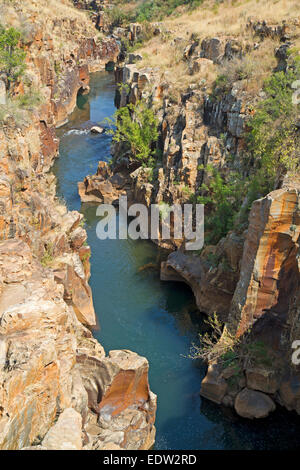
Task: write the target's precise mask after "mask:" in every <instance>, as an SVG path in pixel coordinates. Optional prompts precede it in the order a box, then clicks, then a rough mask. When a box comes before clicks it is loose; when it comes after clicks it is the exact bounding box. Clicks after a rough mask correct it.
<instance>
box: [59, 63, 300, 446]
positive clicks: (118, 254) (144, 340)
mask: <svg viewBox="0 0 300 470" xmlns="http://www.w3.org/2000/svg"><path fill="white" fill-rule="evenodd" d="M114 90H115V87H114V82H113V76H112V75H110V74H108V73H104V72H102V73H96V74H93V76H92V78H91V93H90V95H89V96H88V97H87V96H80V97H79V99H78V107H77V109H76V110H75V111H74V113H73V114H72V115H71V117H70V121H69V123H68V124H66V125H65V126H64V127H62V128H61V129H59V130H58V134H59V137H60V138H61V143H60V158H58V159H57V161H56V163H55V166H54V173H55V174H56V176H57V179H58V194H59V195H60V196H62V197H63V198H64V199H65V200H66V203H67V205H68V208H69V209H70V210H81V211H82V213H83V214H84V216H85V220H86V229H87V233H88V243H89V244H90V246H91V248H92V257H91V281H90V284H91V287H92V290H93V298H94V305H95V310H96V313H97V316H98V318H99V323H100V330H99V331H95V336H96V337H97V339H99V341H100V342H101V344H102V345H103V346H104V348H105V349H106V350H107V351H108V350H111V349H120V348H126V349H131V350H133V351H136V352H137V353H139V354H141V355H143V356H146V357H147V358H148V360H149V363H150V373H149V376H150V385H151V389H152V390H153V391H154V392H155V393H156V394H157V395H158V410H157V420H156V427H157V439H156V446H155V448H156V449H276V448H280V449H288V448H291V449H296V448H299V444H298V435H299V432H300V423H299V418H297V416H296V415H294V414H292V413H286V412H285V411H283V410H279V411H277V412H276V413H274V414H273V415H272V416H271V417H270V418H268V419H266V420H263V421H257V422H251V421H247V420H243V419H240V418H238V417H237V416H236V415H235V414H234V412H232V411H230V410H228V409H222V408H220V407H219V406H217V405H214V404H213V403H211V402H208V401H207V400H204V399H201V398H200V396H199V389H200V384H201V380H202V378H203V377H204V374H205V367H204V365H203V364H201V363H199V362H198V363H197V361H191V360H190V359H187V358H186V357H185V356H187V355H188V353H189V348H190V345H191V343H192V342H193V341H195V340H196V339H197V331H198V330H199V328H201V321H202V320H201V316H200V315H199V313H197V311H196V308H195V304H194V298H193V295H192V293H191V291H190V290H189V288H188V287H187V286H185V285H184V284H180V283H171V282H170V283H163V282H161V281H160V279H159V271H158V269H156V268H155V266H157V265H158V262H159V258H160V257H161V256H162V257H163V256H164V253H162V252H161V251H160V250H158V248H157V247H156V246H155V245H154V244H152V243H150V242H148V241H142V240H140V241H132V240H105V241H100V240H98V238H97V236H96V224H97V218H96V207H95V206H89V205H84V206H82V207H81V204H80V199H79V196H78V193H77V182H78V181H82V180H83V179H84V177H85V176H86V175H87V174H93V173H95V171H96V169H97V164H98V161H99V160H107V159H108V158H110V143H111V137H110V136H109V135H105V134H104V135H101V136H99V135H92V134H91V133H90V132H89V131H88V129H89V128H90V127H91V126H92V125H94V124H97V123H99V122H101V121H103V119H104V118H105V117H109V116H111V115H112V114H113V112H114ZM149 263H150V264H152V265H153V267H152V268H151V269H141V268H143V267H145V265H147V264H149Z"/></svg>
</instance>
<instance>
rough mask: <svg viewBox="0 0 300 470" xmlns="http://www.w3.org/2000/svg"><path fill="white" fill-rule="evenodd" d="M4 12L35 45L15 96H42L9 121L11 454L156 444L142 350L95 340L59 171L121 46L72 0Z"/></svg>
mask: <svg viewBox="0 0 300 470" xmlns="http://www.w3.org/2000/svg"><path fill="white" fill-rule="evenodd" d="M0 8H1V21H2V22H3V25H4V26H5V27H10V26H13V27H15V28H17V29H19V30H20V31H21V33H22V44H21V46H22V47H24V48H25V50H26V63H27V67H26V71H25V75H24V77H23V78H22V79H20V80H19V82H15V83H13V90H12V93H13V95H14V96H15V97H17V96H22V95H23V94H24V93H26V92H28V90H31V89H32V88H33V89H35V90H39V92H40V94H41V95H42V100H41V103H40V104H37V105H36V106H34V107H32V109H26V110H25V109H18V110H16V112H14V113H13V112H11V110H10V109H7V114H5V115H4V117H3V121H2V123H1V126H0V157H1V158H0V239H1V241H0V271H1V272H0V305H1V306H0V357H1V359H0V376H1V380H0V397H1V400H0V401H1V407H0V448H2V449H22V448H32V449H46V450H47V449H99V450H101V449H132V450H133V449H148V448H150V447H151V446H152V445H153V443H154V438H155V427H154V421H155V412H156V397H155V395H154V394H153V393H152V392H151V391H150V389H149V384H148V367H149V366H148V362H147V360H146V359H144V358H141V357H140V356H138V355H137V354H135V353H133V352H131V351H111V352H110V353H109V354H108V355H107V356H106V355H105V352H104V350H103V348H102V346H101V345H100V344H99V343H98V342H97V341H96V340H95V339H94V338H93V336H92V333H91V328H92V327H93V326H95V325H96V323H97V320H96V315H95V311H94V307H93V300H92V293H91V289H90V287H89V284H88V280H89V276H90V265H89V257H90V248H89V246H88V245H87V243H86V240H87V235H86V231H85V230H84V225H83V223H82V215H81V214H80V213H78V212H76V211H72V212H70V211H68V210H67V208H66V206H65V204H64V203H63V202H62V201H60V200H59V199H58V198H57V197H56V184H55V177H54V176H53V175H52V174H51V173H49V172H48V170H49V168H50V167H51V164H52V162H53V159H54V158H56V157H57V156H58V144H59V142H58V139H57V138H56V135H55V127H57V126H60V125H62V124H63V123H64V122H66V120H67V119H68V114H69V113H70V112H71V111H72V110H73V109H74V107H75V105H76V98H77V94H78V92H79V93H87V92H88V91H89V88H88V85H89V73H90V72H92V71H96V70H100V69H103V68H104V66H105V64H106V63H107V62H111V61H115V60H116V57H117V55H118V53H119V48H118V45H117V43H116V41H115V40H114V39H105V38H104V39H103V38H100V37H99V36H98V33H97V31H96V30H95V29H94V26H93V24H92V23H91V21H90V20H89V18H88V16H87V15H86V14H85V13H82V12H78V11H77V10H75V9H74V8H73V7H72V6H71V5H70V4H69V2H67V1H66V2H65V1H55V2H50V3H49V5H47V6H44V7H43V8H41V6H40V2H34V1H30V2H22V4H20V5H15V6H7V5H0ZM99 313H100V315H101V312H99Z"/></svg>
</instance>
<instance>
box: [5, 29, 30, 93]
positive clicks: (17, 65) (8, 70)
mask: <svg viewBox="0 0 300 470" xmlns="http://www.w3.org/2000/svg"><path fill="white" fill-rule="evenodd" d="M20 38H21V33H20V32H19V31H17V30H16V29H15V28H8V29H4V28H2V27H0V71H1V72H4V73H5V74H6V75H7V80H8V89H9V88H10V84H11V83H12V82H13V81H15V80H16V79H17V78H18V77H20V75H22V73H23V72H24V70H25V57H26V52H25V51H23V50H22V49H21V48H20V47H19V46H18V44H19V41H20Z"/></svg>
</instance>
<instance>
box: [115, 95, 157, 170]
mask: <svg viewBox="0 0 300 470" xmlns="http://www.w3.org/2000/svg"><path fill="white" fill-rule="evenodd" d="M109 122H110V121H109ZM110 123H111V122H110ZM112 123H113V124H114V125H115V128H114V129H112V130H111V131H110V132H111V133H112V135H113V141H114V142H116V143H120V142H123V143H124V144H125V147H126V149H127V151H128V152H129V153H130V158H131V159H132V160H135V161H137V162H139V163H141V164H142V165H144V166H148V167H149V166H153V164H154V156H155V153H156V150H155V147H154V144H155V142H156V141H157V139H158V130H157V128H158V119H157V118H156V117H155V114H154V112H153V111H152V110H151V109H150V108H148V107H147V106H146V104H145V103H144V102H142V101H140V102H138V103H137V104H136V105H132V104H129V105H127V106H125V107H122V108H120V109H118V110H117V111H116V112H115V115H114V119H113V121H112Z"/></svg>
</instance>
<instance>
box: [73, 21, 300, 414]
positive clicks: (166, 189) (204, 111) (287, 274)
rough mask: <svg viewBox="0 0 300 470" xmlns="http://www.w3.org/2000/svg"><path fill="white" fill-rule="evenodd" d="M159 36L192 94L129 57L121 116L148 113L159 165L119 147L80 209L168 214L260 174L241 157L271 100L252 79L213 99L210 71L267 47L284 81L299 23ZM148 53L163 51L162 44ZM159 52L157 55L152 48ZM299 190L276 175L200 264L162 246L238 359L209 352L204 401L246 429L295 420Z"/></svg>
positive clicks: (294, 175)
mask: <svg viewBox="0 0 300 470" xmlns="http://www.w3.org/2000/svg"><path fill="white" fill-rule="evenodd" d="M171 26H172V25H171ZM171 26H170V28H171ZM164 28H166V26H165V25H164V24H163V25H162V26H160V29H159V31H157V32H156V34H157V35H161V36H160V38H161V39H160V40H161V42H162V43H164V42H167V43H168V47H169V48H170V49H171V47H173V48H174V49H175V50H176V51H177V52H178V44H180V47H179V51H180V53H181V54H182V55H181V58H180V60H181V61H182V62H183V63H185V64H186V65H187V68H188V71H189V75H190V79H189V81H190V84H189V85H186V86H185V88H184V89H183V90H182V91H181V92H179V93H178V91H177V90H176V89H175V88H174V80H173V82H172V79H171V78H172V77H171V75H172V69H171V65H169V68H170V70H168V68H167V70H164V71H163V72H162V70H161V69H160V66H159V63H158V64H157V66H156V67H153V66H148V65H146V66H145V65H144V66H143V62H147V59H146V60H143V54H145V55H146V56H147V57H148V54H149V50H150V49H151V39H150V46H143V45H142V46H140V47H139V48H137V50H135V52H134V53H130V54H128V55H127V58H125V63H123V64H120V65H119V66H118V67H117V68H116V71H115V76H116V82H117V83H119V89H118V91H117V94H116V104H117V106H118V107H119V108H122V107H126V106H128V105H131V106H133V107H134V106H136V105H138V103H139V102H140V101H145V102H147V103H148V106H149V107H150V108H152V109H153V110H154V112H155V114H156V116H157V117H158V120H159V139H158V144H157V147H158V150H159V152H160V155H161V160H160V161H159V163H158V164H157V165H156V167H155V168H154V169H153V168H147V167H146V165H136V166H135V164H134V162H132V161H131V159H130V152H128V149H126V148H124V146H123V145H122V143H121V144H120V143H116V144H115V145H114V147H113V151H114V156H115V159H114V162H113V166H112V167H111V166H108V165H107V164H105V163H104V162H100V163H99V167H98V170H97V173H96V175H92V176H91V175H89V176H87V177H86V178H85V180H84V182H82V183H79V193H80V196H81V199H82V201H87V202H91V201H95V202H109V203H115V202H116V200H117V198H118V196H119V195H120V194H127V196H128V198H129V200H130V201H132V202H141V203H143V204H145V205H146V206H149V205H150V204H151V203H156V204H161V203H164V204H169V205H170V206H171V205H172V204H174V203H180V204H184V203H185V202H189V201H191V197H192V196H193V195H195V194H198V195H200V197H202V194H205V191H207V188H208V187H209V185H210V184H211V182H212V176H213V174H214V172H218V173H219V174H221V175H222V177H223V178H224V180H225V182H226V181H227V182H229V181H230V179H231V178H232V177H234V178H235V176H233V175H235V174H236V173H237V172H238V173H241V174H244V178H245V181H246V175H247V176H248V175H249V174H250V175H251V172H252V167H253V165H254V163H253V160H251V159H250V160H249V159H248V157H247V154H246V153H245V148H246V145H247V133H248V132H249V122H250V121H251V119H252V117H253V116H254V115H255V108H256V107H257V106H258V103H259V102H260V101H261V99H262V98H263V97H264V96H265V95H264V91H263V87H262V88H260V87H258V90H255V92H253V90H252V89H249V86H248V83H249V82H248V81H249V78H246V79H244V78H243V77H241V78H238V79H236V80H233V81H232V82H231V83H229V84H226V86H223V88H222V86H221V85H219V87H218V86H216V85H215V86H213V87H212V88H210V82H209V80H210V78H209V77H210V75H209V74H210V73H212V71H213V70H215V67H223V69H222V71H223V73H225V72H224V70H225V67H227V68H228V65H227V64H228V63H230V61H232V62H231V63H232V64H236V63H240V62H239V61H241V62H242V61H243V60H244V59H243V58H244V57H245V56H247V54H249V53H250V54H251V53H252V52H251V51H259V49H262V50H263V48H264V47H270V46H267V44H268V42H269V41H270V40H271V41H272V44H271V47H270V49H268V54H270V56H271V57H273V58H272V69H273V70H275V73H276V72H280V71H283V72H284V73H285V72H286V70H287V68H288V61H289V55H288V54H287V50H288V49H289V48H291V49H292V48H293V47H294V50H295V49H296V50H297V44H299V18H297V17H294V18H291V19H290V20H289V21H282V22H280V21H278V22H277V23H276V22H273V23H272V22H269V23H268V22H267V21H265V20H263V19H262V18H255V19H253V18H251V19H249V20H248V21H247V22H245V23H244V24H243V25H242V28H244V30H245V31H247V32H250V33H251V34H250V35H249V36H247V35H246V36H247V37H246V39H245V38H244V37H243V38H242V39H240V38H239V37H238V35H237V34H232V35H230V34H227V35H225V34H222V35H221V34H219V35H217V36H215V37H213V36H211V37H208V36H206V37H204V38H203V36H205V35H204V32H201V31H200V34H202V38H201V39H200V38H199V36H198V37H195V35H194V37H191V38H190V39H189V40H188V39H186V38H185V37H182V36H181V37H175V38H174V36H172V34H171V32H170V30H169V31H165V30H164ZM136 29H137V28H136ZM140 31H142V26H141V29H140ZM115 34H121V36H122V34H124V31H123V32H122V31H121V32H120V31H119V30H118V31H117V30H116V31H115ZM125 34H128V32H126V33H125ZM140 34H142V33H141V32H140ZM247 34H248V33H247ZM170 36H171V42H168V41H170V39H169V37H170ZM192 36H193V35H192ZM273 41H274V42H273ZM153 44H155V47H156V46H157V44H158V43H157V42H155V39H153ZM147 47H148V48H147ZM157 47H159V46H157ZM146 48H147V49H146ZM145 50H147V53H146V52H145ZM152 51H153V54H159V52H157V51H156V50H155V48H154V47H153V49H152ZM297 53H298V52H297ZM253 54H255V53H253ZM170 55H171V52H170ZM249 76H250V75H249ZM203 77H205V78H203ZM176 94H177V96H176ZM298 129H299V128H298ZM296 132H298V134H299V131H296ZM298 134H296V137H295V142H296V147H297V145H298V144H297V142H298V140H297V139H298V138H299V135H298ZM297 135H298V137H297ZM298 157H299V155H298V154H297V158H298ZM290 158H292V152H291V154H290ZM298 180H299V177H298V170H297V169H296V170H293V172H289V171H286V170H285V171H284V169H283V168H281V170H280V168H279V170H278V172H277V175H276V178H275V182H274V185H273V187H272V188H271V189H272V190H271V191H267V193H268V194H267V195H265V194H260V189H261V188H258V194H257V198H255V200H254V202H252V201H251V204H250V206H251V210H250V212H249V215H248V216H247V218H245V216H244V213H243V209H244V208H245V207H246V206H247V205H249V200H248V199H247V197H246V198H244V200H242V201H241V203H240V207H239V213H238V216H237V217H238V219H237V220H238V222H239V223H237V224H236V225H235V228H234V229H231V230H229V231H228V232H227V234H226V235H225V236H221V237H220V239H219V241H217V243H210V244H206V246H205V247H204V249H203V250H202V251H201V253H200V254H199V253H194V254H189V253H187V252H186V251H185V250H184V240H174V239H173V240H171V242H170V241H166V240H160V241H159V245H160V246H162V247H164V248H168V249H169V250H171V251H172V252H171V254H170V255H169V257H168V259H167V260H166V261H164V262H163V263H162V266H161V279H162V280H163V281H180V282H184V283H186V284H188V285H189V286H190V287H191V289H192V291H193V293H194V295H195V299H196V303H197V306H198V309H199V311H200V312H204V313H205V314H206V315H208V316H210V317H211V318H213V316H214V315H215V314H217V316H218V317H219V318H220V319H221V321H222V323H223V325H225V328H224V330H223V333H222V334H221V336H220V338H219V341H218V342H217V348H218V347H220V349H222V344H224V343H226V342H227V341H228V340H230V347H229V351H230V352H231V359H229V360H224V354H222V355H221V357H220V355H219V356H217V357H216V356H214V353H213V352H214V350H213V351H212V353H211V355H210V357H209V358H208V371H207V375H206V377H205V379H204V380H203V382H202V386H201V392H200V393H201V395H202V396H203V397H205V398H208V399H209V400H211V401H213V402H215V403H217V404H223V405H225V406H227V407H232V408H235V411H236V412H237V413H238V414H239V415H240V416H242V417H245V418H262V417H266V416H268V414H269V413H271V412H272V411H274V410H275V408H276V404H277V405H279V406H283V407H285V408H287V409H288V410H295V411H296V412H298V413H299V397H300V395H299V391H300V376H299V371H298V369H297V366H295V365H294V364H293V363H292V361H291V356H292V352H293V348H292V345H293V343H294V341H296V340H297V339H298V336H299V325H298V323H299V319H298V313H297V312H298V309H299V305H298V294H297V292H298V283H299V269H298V261H297V259H298V255H297V253H298V249H299V246H298V239H299V184H298V183H299V181H298ZM228 184H229V183H228ZM235 184H236V189H235V190H236V191H237V190H238V189H237V188H238V183H237V182H236V183H235ZM201 191H203V192H201ZM261 193H262V191H261ZM259 196H261V197H259ZM231 197H232V196H231ZM232 204H234V198H233V197H232ZM224 350H225V349H224ZM227 353H228V350H227Z"/></svg>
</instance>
